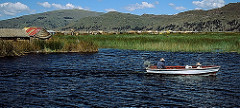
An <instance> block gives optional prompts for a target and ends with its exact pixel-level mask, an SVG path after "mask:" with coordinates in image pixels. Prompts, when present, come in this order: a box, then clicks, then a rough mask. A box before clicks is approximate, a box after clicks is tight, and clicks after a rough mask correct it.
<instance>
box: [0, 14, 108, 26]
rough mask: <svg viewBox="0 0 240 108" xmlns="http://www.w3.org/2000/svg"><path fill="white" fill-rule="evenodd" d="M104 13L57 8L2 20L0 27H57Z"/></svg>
mask: <svg viewBox="0 0 240 108" xmlns="http://www.w3.org/2000/svg"><path fill="white" fill-rule="evenodd" d="M102 14H104V13H100V12H93V11H86V10H79V9H72V10H57V11H50V12H45V13H39V14H32V15H25V16H21V17H17V18H13V19H8V20H2V21H0V28H23V27H29V26H35V27H43V28H46V29H57V28H59V27H64V26H66V25H68V24H69V23H70V22H74V21H76V20H78V19H80V18H84V17H88V16H98V15H102Z"/></svg>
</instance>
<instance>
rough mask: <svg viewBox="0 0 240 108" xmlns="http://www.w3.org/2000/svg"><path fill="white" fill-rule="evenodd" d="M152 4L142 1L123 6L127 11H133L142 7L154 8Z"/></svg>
mask: <svg viewBox="0 0 240 108" xmlns="http://www.w3.org/2000/svg"><path fill="white" fill-rule="evenodd" d="M154 7H155V6H154V4H151V3H148V2H142V3H141V4H138V3H136V4H132V5H129V6H127V7H125V9H126V10H128V11H134V10H136V9H144V8H154Z"/></svg>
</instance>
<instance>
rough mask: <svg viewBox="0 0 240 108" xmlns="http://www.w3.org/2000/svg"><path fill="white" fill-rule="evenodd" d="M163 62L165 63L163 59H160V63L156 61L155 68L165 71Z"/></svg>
mask: <svg viewBox="0 0 240 108" xmlns="http://www.w3.org/2000/svg"><path fill="white" fill-rule="evenodd" d="M164 62H165V60H164V58H161V59H160V61H158V63H157V68H158V69H165V68H166V67H165V63H164Z"/></svg>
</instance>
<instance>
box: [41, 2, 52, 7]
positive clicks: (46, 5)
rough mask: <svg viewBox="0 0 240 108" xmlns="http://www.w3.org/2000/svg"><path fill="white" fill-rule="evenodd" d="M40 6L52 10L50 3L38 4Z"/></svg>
mask: <svg viewBox="0 0 240 108" xmlns="http://www.w3.org/2000/svg"><path fill="white" fill-rule="evenodd" d="M38 4H39V5H40V6H43V7H45V8H50V7H51V4H49V3H48V2H43V3H38Z"/></svg>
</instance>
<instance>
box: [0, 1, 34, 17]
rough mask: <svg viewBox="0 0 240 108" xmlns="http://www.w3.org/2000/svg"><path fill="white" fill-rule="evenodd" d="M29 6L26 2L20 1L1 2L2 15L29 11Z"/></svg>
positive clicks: (0, 14)
mask: <svg viewBox="0 0 240 108" xmlns="http://www.w3.org/2000/svg"><path fill="white" fill-rule="evenodd" d="M29 10H30V9H29V7H28V6H27V5H25V4H22V3H20V2H16V3H11V2H6V3H2V4H0V16H5V15H7V16H14V15H16V14H18V13H22V12H27V11H29Z"/></svg>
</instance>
